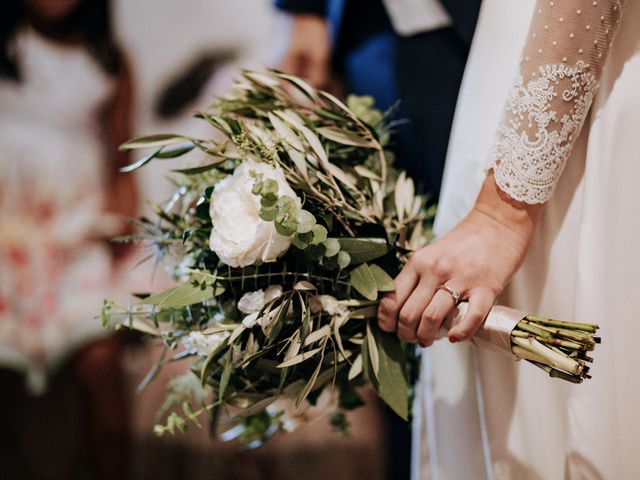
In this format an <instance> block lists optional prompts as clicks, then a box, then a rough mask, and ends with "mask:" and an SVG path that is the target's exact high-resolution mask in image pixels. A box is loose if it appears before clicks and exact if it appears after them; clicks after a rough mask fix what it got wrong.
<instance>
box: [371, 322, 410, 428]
mask: <svg viewBox="0 0 640 480" xmlns="http://www.w3.org/2000/svg"><path fill="white" fill-rule="evenodd" d="M371 329H372V331H373V334H374V336H375V340H376V345H377V347H378V354H379V357H380V358H379V371H378V382H377V384H376V385H375V387H376V390H377V391H378V394H379V395H380V397H381V398H382V399H383V400H384V401H385V402H386V403H387V405H389V406H390V407H391V409H392V410H393V411H394V412H396V413H397V414H398V415H399V416H400V417H402V418H403V419H405V420H407V419H408V417H409V393H408V392H409V386H408V382H407V374H406V368H407V367H406V355H405V351H404V349H403V347H402V344H401V343H400V340H399V339H398V337H397V336H396V335H395V334H392V333H386V332H383V331H382V330H380V329H379V328H378V327H377V325H376V324H375V323H374V324H372V326H371Z"/></svg>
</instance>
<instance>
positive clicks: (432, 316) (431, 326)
mask: <svg viewBox="0 0 640 480" xmlns="http://www.w3.org/2000/svg"><path fill="white" fill-rule="evenodd" d="M452 288H454V290H456V291H460V290H457V289H456V288H455V287H452ZM455 306H456V303H455V300H454V298H453V297H452V296H451V294H450V293H449V292H447V291H446V290H442V289H441V290H438V291H437V292H436V293H435V294H434V295H433V298H432V299H431V301H430V302H429V304H428V305H427V307H426V308H425V309H424V312H423V313H422V317H421V318H420V325H419V327H418V332H417V335H418V342H420V346H421V347H428V346H430V345H431V344H433V342H434V340H435V339H436V335H437V334H438V330H440V326H441V325H442V322H443V321H444V319H445V318H447V316H448V315H449V314H450V313H451V312H452V311H453V309H454V308H455Z"/></svg>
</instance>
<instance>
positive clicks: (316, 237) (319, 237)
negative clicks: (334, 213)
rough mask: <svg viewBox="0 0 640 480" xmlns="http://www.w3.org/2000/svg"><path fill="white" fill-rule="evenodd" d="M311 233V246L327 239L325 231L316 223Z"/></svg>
mask: <svg viewBox="0 0 640 480" xmlns="http://www.w3.org/2000/svg"><path fill="white" fill-rule="evenodd" d="M311 231H312V232H313V240H312V241H311V244H312V245H318V244H320V243H322V242H324V241H325V240H326V239H327V229H326V228H325V227H324V226H322V225H320V224H317V223H316V224H315V225H314V226H313V228H312V229H311Z"/></svg>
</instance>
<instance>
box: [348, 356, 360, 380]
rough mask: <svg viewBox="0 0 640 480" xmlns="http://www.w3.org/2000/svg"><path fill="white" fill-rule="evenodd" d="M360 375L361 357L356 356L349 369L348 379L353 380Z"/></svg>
mask: <svg viewBox="0 0 640 480" xmlns="http://www.w3.org/2000/svg"><path fill="white" fill-rule="evenodd" d="M361 373H362V355H358V356H357V357H356V359H355V360H354V361H353V364H352V365H351V368H350V369H349V375H348V379H349V380H353V379H354V378H356V377H357V376H358V375H360V374H361Z"/></svg>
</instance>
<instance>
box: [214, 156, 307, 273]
mask: <svg viewBox="0 0 640 480" xmlns="http://www.w3.org/2000/svg"><path fill="white" fill-rule="evenodd" d="M252 172H255V173H256V174H258V175H262V179H263V180H267V179H271V180H275V182H276V183H277V184H278V196H283V195H286V196H288V197H291V198H293V199H294V200H295V201H296V203H297V204H298V206H300V199H299V198H298V196H297V195H296V194H295V192H294V191H293V190H292V189H291V187H290V186H289V184H288V183H287V180H286V179H285V177H284V174H283V173H282V170H280V169H279V168H275V167H273V166H271V165H268V164H266V163H261V162H256V161H254V160H250V159H249V160H245V161H243V162H242V164H241V165H240V166H238V168H236V169H235V171H234V172H233V175H230V176H229V177H227V178H225V179H223V180H221V181H220V182H219V183H218V184H217V185H216V187H215V189H214V191H213V194H212V195H211V208H210V214H211V220H212V222H213V230H212V232H211V237H210V239H209V246H210V247H211V250H213V251H214V252H215V253H216V254H217V255H218V257H219V258H220V260H222V262H224V263H226V264H227V265H229V266H231V267H246V266H248V265H254V264H255V263H258V262H275V261H276V260H277V258H278V257H279V256H280V255H282V254H283V253H284V252H286V251H287V250H288V249H289V247H290V246H291V237H286V236H284V235H280V234H279V233H278V232H276V228H275V226H274V225H273V222H266V221H264V220H262V219H261V218H260V216H259V213H260V196H258V195H254V194H253V193H251V189H252V188H253V185H254V184H255V181H256V180H255V178H254V176H252Z"/></svg>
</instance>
